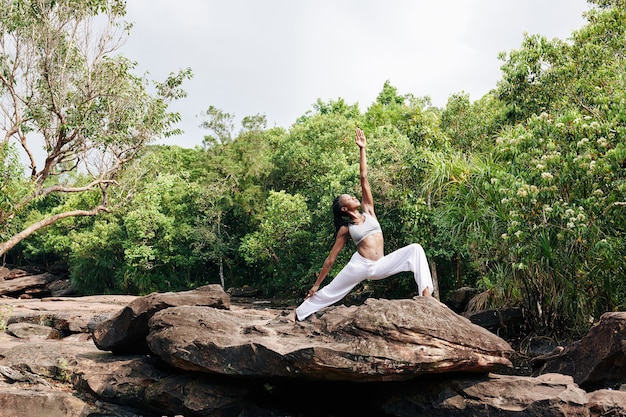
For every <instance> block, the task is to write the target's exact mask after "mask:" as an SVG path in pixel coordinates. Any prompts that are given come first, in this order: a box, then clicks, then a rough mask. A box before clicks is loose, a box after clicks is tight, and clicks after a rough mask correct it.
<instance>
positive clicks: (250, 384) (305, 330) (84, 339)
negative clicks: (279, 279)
mask: <svg viewBox="0 0 626 417" xmlns="http://www.w3.org/2000/svg"><path fill="white" fill-rule="evenodd" d="M107 297H111V296H107ZM137 298H138V297H128V298H127V300H128V303H127V304H130V303H132V302H133V301H134V300H136V299H137ZM121 300H122V298H116V297H113V298H103V297H81V299H76V300H72V301H70V300H66V299H55V301H52V300H50V299H48V300H26V301H19V300H14V302H10V304H9V307H10V308H8V310H6V311H7V314H9V316H8V317H9V318H10V319H12V317H13V316H11V314H14V313H17V315H18V316H24V315H27V314H26V312H28V314H32V316H29V317H31V319H32V320H35V317H38V318H39V320H40V323H47V324H54V325H57V324H59V323H61V320H60V319H59V317H61V316H65V315H66V314H67V313H68V312H69V311H70V310H71V309H72V308H74V309H75V314H77V315H81V316H83V320H85V319H87V317H92V318H91V319H90V321H91V322H94V321H97V319H96V317H107V316H108V317H109V318H110V317H112V316H113V315H115V314H116V313H117V312H119V310H120V309H122V308H123V307H124V306H125V305H127V304H125V305H121V304H123V303H122V302H121ZM3 301H4V300H3ZM7 302H9V300H7ZM107 303H109V304H107ZM38 306H39V307H41V309H40V310H38ZM55 306H56V307H57V309H56V310H55ZM4 309H5V307H2V308H0V310H3V311H4ZM90 309H91V310H93V312H92V313H90V315H89V314H88V313H87V311H88V310H90ZM107 311H108V312H109V313H107ZM112 311H114V313H111V312H112ZM209 312H210V313H209ZM289 313H292V311H286V310H282V309H279V310H273V309H261V308H254V309H252V308H242V307H240V306H231V307H230V308H229V309H228V310H227V309H223V308H222V309H218V308H214V307H206V306H179V307H172V308H168V309H165V310H162V311H160V312H158V313H156V314H154V316H153V318H152V320H151V321H150V324H151V325H156V324H158V326H157V327H154V328H153V329H152V330H151V333H150V334H149V337H152V336H153V335H155V336H156V335H157V334H161V332H166V331H168V332H169V331H172V335H174V336H176V337H180V336H182V335H184V336H185V337H186V338H187V339H186V340H187V345H184V346H187V347H188V349H187V351H186V352H185V351H182V350H179V349H178V348H176V349H173V350H172V352H174V353H173V354H172V355H171V357H172V358H173V359H170V358H168V357H167V356H164V358H166V360H167V363H166V362H164V361H163V360H161V359H160V358H159V357H158V356H157V355H154V354H151V355H142V354H134V355H117V354H112V353H111V352H108V351H103V350H100V349H98V347H96V345H95V343H94V342H93V340H92V339H91V338H90V336H89V334H88V333H74V334H71V335H69V336H67V337H64V338H63V339H61V340H54V339H42V338H39V337H32V338H29V339H18V338H15V337H12V336H9V335H8V334H7V333H5V332H2V333H0V404H2V412H1V413H0V414H2V415H7V416H19V417H22V416H32V415H45V416H52V417H55V416H57V415H72V416H74V415H77V416H80V415H85V416H90V417H96V416H100V417H104V416H116V417H139V416H144V417H148V416H151V417H153V416H156V417H160V416H163V415H168V416H175V415H179V416H182V415H185V416H210V415H220V416H241V417H244V416H255V417H266V416H267V417H270V416H272V417H273V416H284V417H295V416H306V415H308V416H312V415H315V416H319V417H327V416H333V415H364V416H365V415H366V416H370V417H377V416H380V417H383V416H384V417H394V416H398V417H400V416H415V415H428V416H435V417H436V416H451V417H454V416H476V415H481V416H482V415H485V416H530V415H533V416H535V415H541V416H547V417H550V416H559V417H562V416H568V417H569V416H586V417H590V416H593V417H595V416H598V417H599V416H615V417H617V416H624V415H626V413H625V412H624V407H625V405H624V404H626V399H625V398H624V396H625V395H626V392H622V391H614V390H600V391H594V392H591V393H586V392H585V391H583V390H582V389H581V388H580V387H578V386H577V385H576V383H575V381H574V379H573V377H572V376H564V375H556V374H544V375H540V376H536V377H527V376H513V375H498V374H496V373H494V372H498V369H496V368H499V367H501V366H502V367H504V369H502V371H503V372H509V371H510V370H511V368H508V367H507V366H506V365H503V364H501V363H498V364H496V362H498V361H500V360H503V359H506V357H507V354H505V352H506V351H507V350H508V349H509V348H508V344H506V342H504V341H502V339H500V338H498V337H497V336H495V335H493V334H491V333H489V332H488V331H486V330H484V329H480V328H479V327H477V326H476V325H473V324H472V323H470V322H469V321H468V320H467V319H465V318H463V317H460V316H458V315H456V314H455V313H453V312H452V311H451V310H449V309H447V308H446V307H444V306H442V305H441V304H439V303H437V301H436V300H434V299H431V298H427V297H417V298H416V299H414V300H395V301H390V300H372V299H370V300H368V301H367V302H366V304H364V305H362V306H351V307H344V306H335V307H331V308H327V309H324V310H323V311H322V312H319V313H317V314H315V315H314V316H312V317H311V318H309V319H307V320H306V321H304V322H297V323H294V322H291V321H289V320H288V316H287V314H289ZM36 314H38V315H36ZM181 315H183V316H184V320H183V319H181V318H180V317H179V316H181ZM174 318H176V320H174ZM195 320H201V321H198V322H195ZM173 324H174V325H175V326H179V325H180V326H182V327H180V328H178V329H177V328H176V327H172V325H173ZM82 328H84V327H82ZM184 329H186V330H184ZM173 330H180V331H181V332H180V333H177V332H173ZM183 330H184V331H183ZM159 337H160V336H159ZM194 341H195V343H197V346H196V345H194ZM607 341H608V342H609V343H612V344H614V343H615V341H614V340H612V339H607ZM597 342H598V343H597V344H596V347H597V348H598V349H599V350H603V349H605V348H602V347H600V343H601V342H602V340H600V339H599V340H598V341H597ZM159 343H163V344H164V346H166V343H165V342H164V341H163V340H161V341H160V342H159ZM503 343H504V344H503ZM177 346H183V344H182V343H180V339H179V340H178V341H177ZM192 349H196V353H194V355H196V357H194V356H193V355H192V353H193V352H192ZM420 349H422V350H420ZM197 352H204V353H205V354H206V357H204V358H203V362H202V363H203V365H202V366H199V365H197V364H195V362H199V361H198V358H197ZM494 352H499V353H494ZM498 355H500V356H498ZM448 357H451V359H448V360H447V359H446V358H448ZM484 357H493V358H495V359H491V361H492V362H491V365H489V362H488V360H486V361H482V360H480V359H479V358H484ZM191 359H193V361H192V360H191ZM266 360H267V361H269V362H270V363H264V361H266ZM446 360H447V363H444V362H446ZM272 361H273V362H272ZM457 362H464V365H465V366H466V369H467V370H470V371H472V372H473V373H469V374H468V373H465V372H457V371H456V370H457V369H463V368H462V367H461V365H460V364H458V363H457ZM285 363H287V364H291V365H292V366H293V367H294V369H295V368H296V367H299V368H298V369H299V370H302V369H303V370H304V371H303V372H293V373H288V372H284V373H283V374H281V375H283V376H282V377H279V378H277V377H275V376H274V375H275V374H276V373H277V371H276V370H277V369H279V366H281V364H282V366H284V365H285ZM485 363H486V364H487V365H485ZM477 364H478V365H477ZM173 365H176V366H178V365H183V368H177V367H175V366H173ZM457 365H458V366H457ZM190 366H192V367H194V370H190V369H189V367H190ZM246 366H247V368H246ZM350 366H352V367H353V369H352V371H351V372H352V373H349V372H350V370H347V369H344V368H349V367H350ZM455 366H457V367H456V368H455ZM209 367H210V368H211V369H213V368H215V369H218V370H220V372H219V374H218V373H215V372H213V371H212V370H209V369H207V368H209ZM396 368H397V369H396ZM487 369H493V372H492V371H489V372H488V373H486V370H487ZM260 371H262V372H265V373H264V374H262V375H260V373H261V372H260ZM266 371H267V372H266ZM266 375H267V376H266ZM346 375H347V376H348V377H349V379H348V378H344V379H341V378H339V377H342V376H346ZM372 375H373V377H372ZM329 378H331V379H333V380H329ZM3 379H4V380H5V381H7V382H11V385H9V384H8V383H3V382H1V381H2V380H3ZM368 381H370V382H368ZM70 392H74V394H73V395H72V394H70ZM44 408H46V409H45V411H44ZM26 410H27V411H26Z"/></svg>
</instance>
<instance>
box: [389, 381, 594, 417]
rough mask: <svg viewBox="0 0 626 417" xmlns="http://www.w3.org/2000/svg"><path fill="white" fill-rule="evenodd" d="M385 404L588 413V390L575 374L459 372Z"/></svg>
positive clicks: (458, 414) (474, 411) (445, 414)
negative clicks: (472, 374)
mask: <svg viewBox="0 0 626 417" xmlns="http://www.w3.org/2000/svg"><path fill="white" fill-rule="evenodd" d="M383 409H384V411H385V412H386V413H388V415H392V416H397V417H409V416H430V417H466V416H467V417H473V416H481V417H483V416H485V417H501V416H516V417H517V416H519V417H536V416H544V417H546V416H559V417H578V416H579V417H588V416H589V408H588V407H587V394H586V393H585V391H583V390H582V389H580V388H579V387H578V386H577V385H576V384H575V383H574V381H573V380H572V378H571V377H570V376H565V375H557V374H548V375H543V376H540V377H537V378H533V377H522V376H507V375H495V374H490V375H485V376H482V377H469V378H463V377H461V378H456V379H451V380H448V381H439V382H438V383H435V384H433V383H430V382H424V381H419V382H417V383H415V384H412V385H411V384H408V385H407V386H405V387H402V388H401V389H400V390H399V392H396V393H395V394H394V395H392V396H391V397H390V398H389V399H387V401H386V402H385V404H384V406H383Z"/></svg>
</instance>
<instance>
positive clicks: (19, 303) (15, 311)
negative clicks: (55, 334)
mask: <svg viewBox="0 0 626 417" xmlns="http://www.w3.org/2000/svg"><path fill="white" fill-rule="evenodd" d="M136 298H137V297H136V296H130V295H98V296H89V297H66V298H62V297H55V298H42V299H30V300H23V299H14V298H4V299H2V306H1V307H0V321H2V322H4V323H5V324H7V325H10V324H13V323H32V324H42V325H45V326H49V327H52V328H54V329H56V330H59V331H61V332H62V333H63V334H64V335H68V334H72V333H87V332H88V331H89V329H88V327H89V325H90V323H92V322H100V321H103V320H106V319H108V318H110V317H111V316H113V315H114V314H115V313H117V312H118V311H119V310H120V309H121V308H123V307H124V306H126V305H128V303H130V302H131V301H133V300H135V299H136Z"/></svg>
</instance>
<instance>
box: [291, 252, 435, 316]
mask: <svg viewBox="0 0 626 417" xmlns="http://www.w3.org/2000/svg"><path fill="white" fill-rule="evenodd" d="M405 271H412V272H413V275H414V276H415V282H416V283H417V288H418V291H419V294H420V295H421V294H422V291H424V289H425V288H427V287H428V289H429V290H430V293H431V294H432V293H433V292H434V288H433V279H432V277H431V275H430V269H429V267H428V261H427V260H426V254H425V253H424V248H422V246H421V245H419V244H417V243H412V244H410V245H408V246H405V247H403V248H401V249H398V250H396V251H394V252H391V253H390V254H388V255H386V256H383V257H382V258H380V259H379V260H377V261H372V260H369V259H367V258H364V257H363V256H361V254H359V252H355V253H354V255H352V258H351V259H350V262H348V264H347V265H346V266H345V267H344V268H343V269H342V270H341V271H339V273H338V274H337V276H336V277H335V279H333V280H332V281H331V282H330V283H329V284H328V285H326V286H325V287H323V288H321V289H320V290H319V291H317V292H316V293H315V294H313V296H312V297H311V298H309V299H307V300H304V302H303V303H302V304H300V306H299V307H298V308H297V309H296V314H297V315H298V320H304V319H305V318H307V317H309V316H310V315H311V314H313V313H315V312H316V311H319V310H321V309H322V308H324V307H328V306H329V305H332V304H334V303H336V302H337V301H339V300H341V299H342V298H343V297H345V296H346V295H347V294H348V293H349V292H350V290H352V288H354V287H355V286H356V284H358V283H359V282H361V281H365V280H366V279H369V280H380V279H383V278H387V277H389V276H391V275H395V274H398V273H400V272H405Z"/></svg>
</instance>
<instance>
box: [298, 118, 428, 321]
mask: <svg viewBox="0 0 626 417" xmlns="http://www.w3.org/2000/svg"><path fill="white" fill-rule="evenodd" d="M355 142H356V144H357V145H358V146H359V156H360V163H359V167H360V171H361V192H362V201H359V200H358V199H357V198H356V197H353V196H351V195H349V194H342V195H340V196H339V197H337V198H335V200H334V201H333V215H334V218H335V235H336V236H335V244H334V245H333V247H332V249H331V250H330V253H329V255H328V257H327V258H326V260H325V261H324V264H323V265H322V270H321V271H320V273H319V275H318V276H317V280H316V281H315V284H314V285H313V287H311V289H310V290H309V291H308V293H307V295H306V297H305V299H304V302H303V303H302V304H300V306H299V307H298V308H296V313H295V314H296V317H295V318H296V320H299V321H300V320H304V319H306V318H307V317H308V316H310V315H311V314H313V313H315V312H316V311H318V310H320V309H322V308H324V307H328V306H329V305H332V304H334V303H336V302H337V301H339V300H341V299H342V298H343V297H345V296H346V295H347V294H348V293H349V292H350V290H352V288H354V287H355V286H356V284H358V283H359V282H361V281H364V280H366V279H370V280H379V279H383V278H387V277H388V276H391V275H394V274H397V273H399V272H403V271H412V272H413V275H414V277H415V282H416V283H417V286H418V289H419V293H420V294H421V295H423V296H428V295H431V294H432V293H433V291H434V289H433V280H432V277H431V275H430V269H429V267H428V261H427V260H426V255H425V254H424V249H423V248H422V247H421V246H420V245H418V244H416V243H413V244H411V245H408V246H405V247H404V248H401V249H398V250H396V251H394V252H392V253H390V254H389V255H386V256H385V250H384V245H385V240H384V238H383V232H382V230H381V228H380V224H379V223H378V220H377V219H376V213H375V212H374V199H373V198H372V191H371V189H370V184H369V181H368V179H367V158H366V155H365V147H366V145H367V142H366V140H365V134H364V133H363V131H362V130H361V129H359V128H357V129H356V139H355ZM359 208H361V210H362V211H359ZM349 238H352V240H353V241H354V243H355V244H356V247H357V250H356V252H355V253H354V255H352V258H351V259H350V262H349V263H348V264H347V265H346V266H345V267H344V268H343V269H342V270H341V271H340V272H339V273H338V274H337V276H336V277H335V279H333V280H332V281H331V282H330V283H329V284H328V285H326V286H325V287H324V288H322V289H321V290H320V289H319V287H320V284H321V283H322V281H324V278H326V275H328V273H329V272H330V269H331V268H332V267H333V265H334V263H335V260H336V259H337V255H339V252H341V249H343V247H344V246H345V245H346V243H347V242H348V239H349Z"/></svg>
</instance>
